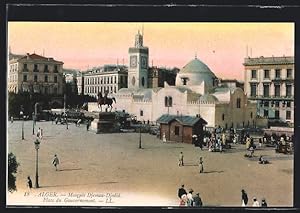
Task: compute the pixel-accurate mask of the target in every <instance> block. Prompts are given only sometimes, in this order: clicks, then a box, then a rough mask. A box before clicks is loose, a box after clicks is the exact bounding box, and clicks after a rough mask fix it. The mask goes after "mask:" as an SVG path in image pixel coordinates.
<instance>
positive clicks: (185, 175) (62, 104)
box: [6, 21, 295, 208]
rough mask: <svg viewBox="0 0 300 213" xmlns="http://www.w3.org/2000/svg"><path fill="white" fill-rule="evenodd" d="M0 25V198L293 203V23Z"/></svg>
mask: <svg viewBox="0 0 300 213" xmlns="http://www.w3.org/2000/svg"><path fill="white" fill-rule="evenodd" d="M7 30H8V31H7V33H8V34H7V35H8V46H9V48H8V50H7V54H8V61H7V64H8V66H7V67H8V70H7V73H8V75H7V94H8V95H7V106H8V108H7V109H8V111H7V115H8V116H7V117H8V120H7V155H8V158H7V163H8V172H7V173H8V174H7V203H6V205H7V206H12V207H14V206H95V207H103V206H105V207H107V206H110V207H116V206H167V207H196V208H199V207H278V206H284V207H292V206H293V202H294V201H293V195H294V189H293V186H294V182H293V180H294V179H293V178H294V166H293V165H294V109H295V107H294V106H295V100H294V77H295V61H294V60H295V58H294V55H295V53H294V40H295V37H294V31H295V25H294V23H292V22H280V23H279V22H268V23H267V22H240V23H239V22H67V21H65V22H45V21H43V22H38V21H26V22H25V21H8V29H7Z"/></svg>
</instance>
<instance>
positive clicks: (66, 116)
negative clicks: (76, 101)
mask: <svg viewBox="0 0 300 213" xmlns="http://www.w3.org/2000/svg"><path fill="white" fill-rule="evenodd" d="M65 115H66V124H67V129H69V126H68V114H67V113H65Z"/></svg>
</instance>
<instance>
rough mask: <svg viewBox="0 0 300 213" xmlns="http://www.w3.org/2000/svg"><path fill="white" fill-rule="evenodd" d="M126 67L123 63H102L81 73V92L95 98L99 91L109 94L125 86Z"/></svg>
mask: <svg viewBox="0 0 300 213" xmlns="http://www.w3.org/2000/svg"><path fill="white" fill-rule="evenodd" d="M127 71H128V69H127V67H126V66H124V65H104V66H103V67H98V68H93V69H91V70H88V71H87V72H85V73H82V74H83V84H84V86H83V88H84V91H83V94H84V95H90V96H93V97H95V98H97V95H98V93H99V92H101V93H102V94H104V93H108V94H109V95H113V94H115V93H116V92H117V91H118V90H119V89H121V88H124V87H127V76H128V72H127Z"/></svg>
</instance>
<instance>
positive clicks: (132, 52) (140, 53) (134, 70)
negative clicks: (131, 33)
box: [128, 31, 149, 89]
mask: <svg viewBox="0 0 300 213" xmlns="http://www.w3.org/2000/svg"><path fill="white" fill-rule="evenodd" d="M128 53H129V68H128V88H134V89H138V88H147V87H148V60H149V50H148V47H144V45H143V35H142V34H140V31H138V33H137V34H136V35H135V42H134V47H130V48H129V51H128Z"/></svg>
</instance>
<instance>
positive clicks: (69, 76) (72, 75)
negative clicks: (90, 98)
mask: <svg viewBox="0 0 300 213" xmlns="http://www.w3.org/2000/svg"><path fill="white" fill-rule="evenodd" d="M78 72H79V70H75V69H63V75H64V78H65V82H66V88H68V90H70V92H71V93H72V94H78V91H77V90H78V87H77V73H78Z"/></svg>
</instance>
